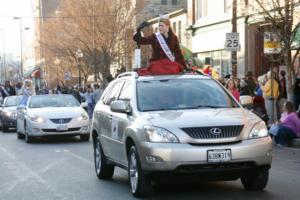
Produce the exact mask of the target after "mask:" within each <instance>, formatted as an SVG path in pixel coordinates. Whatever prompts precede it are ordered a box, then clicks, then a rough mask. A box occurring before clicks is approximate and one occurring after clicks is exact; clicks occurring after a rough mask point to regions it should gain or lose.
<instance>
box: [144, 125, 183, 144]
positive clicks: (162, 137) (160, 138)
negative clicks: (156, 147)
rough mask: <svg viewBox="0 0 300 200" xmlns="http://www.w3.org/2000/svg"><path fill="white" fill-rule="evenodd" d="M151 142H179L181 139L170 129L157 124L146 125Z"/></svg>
mask: <svg viewBox="0 0 300 200" xmlns="http://www.w3.org/2000/svg"><path fill="white" fill-rule="evenodd" d="M144 131H145V133H146V137H147V139H148V140H149V142H161V143H179V139H178V138H177V137H176V136H175V135H174V134H173V133H171V132H170V131H168V130H166V129H164V128H159V127H155V126H144Z"/></svg>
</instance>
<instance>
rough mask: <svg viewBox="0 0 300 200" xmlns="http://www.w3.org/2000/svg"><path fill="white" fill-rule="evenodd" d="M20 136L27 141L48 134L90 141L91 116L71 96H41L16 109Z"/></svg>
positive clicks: (30, 99)
mask: <svg viewBox="0 0 300 200" xmlns="http://www.w3.org/2000/svg"><path fill="white" fill-rule="evenodd" d="M17 133H18V138H19V139H20V138H25V141H26V142H27V143H30V142H32V139H33V138H34V137H42V136H49V135H68V136H77V135H79V136H80V139H81V140H83V141H88V140H89V138H90V134H89V117H88V114H87V112H86V111H85V110H84V109H83V108H82V106H81V105H80V104H79V102H78V101H77V100H76V99H75V98H74V97H73V96H72V95H38V96H32V97H30V98H29V100H28V102H27V105H26V106H19V107H18V111H17Z"/></svg>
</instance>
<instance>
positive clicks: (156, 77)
mask: <svg viewBox="0 0 300 200" xmlns="http://www.w3.org/2000/svg"><path fill="white" fill-rule="evenodd" d="M123 78H124V79H128V78H129V79H137V80H138V81H144V80H162V79H190V78H195V79H211V78H210V77H208V76H206V75H202V74H190V73H185V74H176V75H151V76H149V75H147V76H139V75H138V73H136V72H125V73H122V74H120V75H119V76H118V77H117V79H123Z"/></svg>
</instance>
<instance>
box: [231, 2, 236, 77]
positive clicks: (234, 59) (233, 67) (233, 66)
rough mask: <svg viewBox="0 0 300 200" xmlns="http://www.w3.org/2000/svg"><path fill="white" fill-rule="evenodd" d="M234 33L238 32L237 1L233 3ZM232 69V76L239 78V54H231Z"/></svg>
mask: <svg viewBox="0 0 300 200" xmlns="http://www.w3.org/2000/svg"><path fill="white" fill-rule="evenodd" d="M231 24H232V32H233V33H236V32H237V0H233V1H232V19H231ZM231 69H232V76H233V77H235V78H236V77H237V52H236V51H232V52H231Z"/></svg>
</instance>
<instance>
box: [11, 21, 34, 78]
mask: <svg viewBox="0 0 300 200" xmlns="http://www.w3.org/2000/svg"><path fill="white" fill-rule="evenodd" d="M14 20H19V22H20V57H21V58H20V59H21V60H20V72H19V73H20V75H21V78H23V49H22V45H23V41H22V32H23V30H22V17H14ZM29 29H30V28H28V27H25V28H24V30H25V31H26V30H29Z"/></svg>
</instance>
